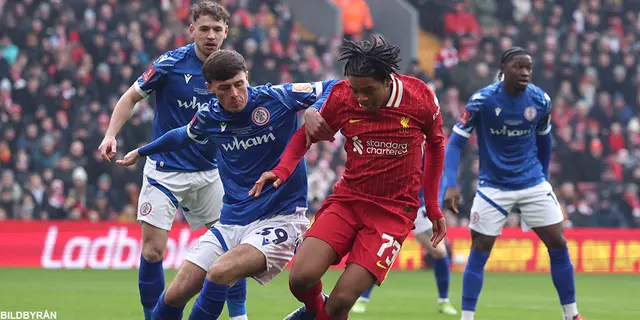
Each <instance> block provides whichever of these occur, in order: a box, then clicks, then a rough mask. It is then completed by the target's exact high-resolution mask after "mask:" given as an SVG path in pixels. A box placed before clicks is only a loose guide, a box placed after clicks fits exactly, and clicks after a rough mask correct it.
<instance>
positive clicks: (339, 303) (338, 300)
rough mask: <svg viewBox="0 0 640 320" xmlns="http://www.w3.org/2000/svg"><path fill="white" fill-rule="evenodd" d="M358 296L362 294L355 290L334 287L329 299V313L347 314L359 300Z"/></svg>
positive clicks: (334, 314)
mask: <svg viewBox="0 0 640 320" xmlns="http://www.w3.org/2000/svg"><path fill="white" fill-rule="evenodd" d="M358 297H360V294H358V293H357V292H355V291H354V290H346V289H340V288H336V289H334V290H333V292H331V296H330V297H329V299H328V300H327V305H326V308H327V313H329V315H330V316H345V315H347V314H349V310H351V307H353V304H354V303H355V302H356V300H358Z"/></svg>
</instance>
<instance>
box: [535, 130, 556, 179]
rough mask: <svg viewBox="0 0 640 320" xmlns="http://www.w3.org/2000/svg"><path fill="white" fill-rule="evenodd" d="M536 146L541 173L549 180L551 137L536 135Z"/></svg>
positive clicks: (548, 135)
mask: <svg viewBox="0 0 640 320" xmlns="http://www.w3.org/2000/svg"><path fill="white" fill-rule="evenodd" d="M536 146H537V147H538V160H540V164H542V172H543V173H544V176H545V177H547V179H549V163H550V162H551V150H552V148H553V140H552V139H551V135H550V134H545V135H537V136H536Z"/></svg>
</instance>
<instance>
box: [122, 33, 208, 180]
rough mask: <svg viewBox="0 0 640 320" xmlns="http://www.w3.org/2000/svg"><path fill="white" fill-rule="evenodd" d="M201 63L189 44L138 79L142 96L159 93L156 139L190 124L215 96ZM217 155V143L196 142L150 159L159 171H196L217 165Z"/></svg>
mask: <svg viewBox="0 0 640 320" xmlns="http://www.w3.org/2000/svg"><path fill="white" fill-rule="evenodd" d="M202 65H203V62H202V60H200V58H198V56H197V55H196V52H195V47H194V45H193V44H189V45H186V46H184V47H181V48H178V49H176V50H173V51H169V52H167V53H165V54H163V55H162V56H160V57H159V58H158V59H157V60H156V61H154V62H153V64H152V65H151V66H150V67H149V68H148V69H147V71H145V72H144V73H143V74H142V75H141V76H140V77H139V78H138V80H137V81H136V82H135V84H134V87H135V89H136V91H137V92H138V93H139V94H140V95H142V96H143V97H147V96H148V95H149V94H151V93H152V92H154V91H155V93H156V108H155V118H154V119H153V128H152V132H153V134H152V139H153V140H155V139H157V138H159V137H161V136H162V135H163V134H164V133H166V132H167V131H169V130H171V129H175V128H180V127H182V126H185V125H187V124H188V123H189V121H191V119H192V118H193V116H194V115H195V114H196V112H197V111H198V109H199V108H206V107H207V106H208V105H209V101H210V100H211V98H213V97H214V95H213V93H211V92H210V91H209V90H207V87H206V86H205V79H204V76H203V75H202ZM215 154H216V146H215V145H214V144H207V145H197V144H194V145H192V146H189V147H187V148H184V149H181V150H179V151H175V152H170V153H159V154H154V155H151V156H150V158H151V159H153V160H155V161H156V162H157V165H156V166H157V169H158V170H160V171H168V172H194V171H206V170H211V169H214V168H216V167H217V164H216V160H215Z"/></svg>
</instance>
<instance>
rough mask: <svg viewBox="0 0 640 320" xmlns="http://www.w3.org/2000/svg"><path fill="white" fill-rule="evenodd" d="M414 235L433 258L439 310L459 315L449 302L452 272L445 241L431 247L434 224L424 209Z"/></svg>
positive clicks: (416, 223)
mask: <svg viewBox="0 0 640 320" xmlns="http://www.w3.org/2000/svg"><path fill="white" fill-rule="evenodd" d="M415 225H416V227H415V229H414V230H413V233H414V234H415V236H416V240H417V241H418V242H419V243H420V244H422V246H424V248H425V249H426V250H427V252H428V253H429V254H430V255H431V257H432V258H433V275H434V277H435V280H436V284H437V287H438V310H439V311H440V312H441V313H444V314H448V315H455V314H458V311H457V310H456V308H455V307H453V305H452V304H451V302H450V300H449V283H450V282H451V270H450V260H449V254H448V253H447V246H446V244H445V242H444V241H442V242H440V243H439V244H438V246H437V247H436V248H434V247H433V246H432V245H431V241H430V239H431V235H432V234H433V224H432V223H431V221H430V220H429V218H427V213H426V211H425V209H424V207H421V208H420V209H419V210H418V216H417V217H416V220H415Z"/></svg>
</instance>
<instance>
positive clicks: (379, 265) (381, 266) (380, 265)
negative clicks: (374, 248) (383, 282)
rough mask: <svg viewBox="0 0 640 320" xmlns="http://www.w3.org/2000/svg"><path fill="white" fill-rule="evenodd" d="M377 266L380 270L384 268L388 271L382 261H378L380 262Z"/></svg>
mask: <svg viewBox="0 0 640 320" xmlns="http://www.w3.org/2000/svg"><path fill="white" fill-rule="evenodd" d="M376 266H378V267H380V268H382V269H385V270H387V267H385V266H384V265H383V264H382V262H381V261H380V260H378V262H376Z"/></svg>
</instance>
